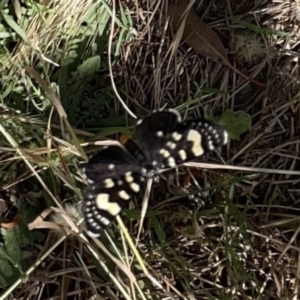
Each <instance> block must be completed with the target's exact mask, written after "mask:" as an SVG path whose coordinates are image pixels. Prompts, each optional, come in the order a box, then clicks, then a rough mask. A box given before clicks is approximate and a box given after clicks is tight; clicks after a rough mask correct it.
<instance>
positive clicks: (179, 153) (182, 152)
mask: <svg viewBox="0 0 300 300" xmlns="http://www.w3.org/2000/svg"><path fill="white" fill-rule="evenodd" d="M178 155H179V157H180V159H181V160H183V161H184V160H186V152H185V151H184V150H183V149H182V150H180V151H179V152H178Z"/></svg>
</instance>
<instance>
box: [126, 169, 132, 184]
mask: <svg viewBox="0 0 300 300" xmlns="http://www.w3.org/2000/svg"><path fill="white" fill-rule="evenodd" d="M125 180H126V182H128V183H130V182H132V181H133V180H134V178H133V177H132V173H131V172H126V173H125Z"/></svg>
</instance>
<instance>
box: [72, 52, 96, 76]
mask: <svg viewBox="0 0 300 300" xmlns="http://www.w3.org/2000/svg"><path fill="white" fill-rule="evenodd" d="M100 65H101V59H100V56H99V55H96V56H93V57H89V58H88V59H87V60H85V61H84V62H83V63H82V64H81V65H80V66H78V68H77V70H78V72H79V74H80V76H81V77H85V76H87V75H90V74H94V73H95V72H96V71H98V70H99V69H100Z"/></svg>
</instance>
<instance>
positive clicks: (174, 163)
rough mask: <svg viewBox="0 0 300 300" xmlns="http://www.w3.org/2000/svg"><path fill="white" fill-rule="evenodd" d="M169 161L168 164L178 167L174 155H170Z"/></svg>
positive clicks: (171, 166)
mask: <svg viewBox="0 0 300 300" xmlns="http://www.w3.org/2000/svg"><path fill="white" fill-rule="evenodd" d="M167 163H168V166H169V167H170V168H174V167H176V162H175V159H174V158H173V157H169V159H168V162H167Z"/></svg>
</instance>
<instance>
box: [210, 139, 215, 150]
mask: <svg viewBox="0 0 300 300" xmlns="http://www.w3.org/2000/svg"><path fill="white" fill-rule="evenodd" d="M208 149H209V150H211V151H212V150H214V149H215V147H214V145H213V142H212V141H208Z"/></svg>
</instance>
